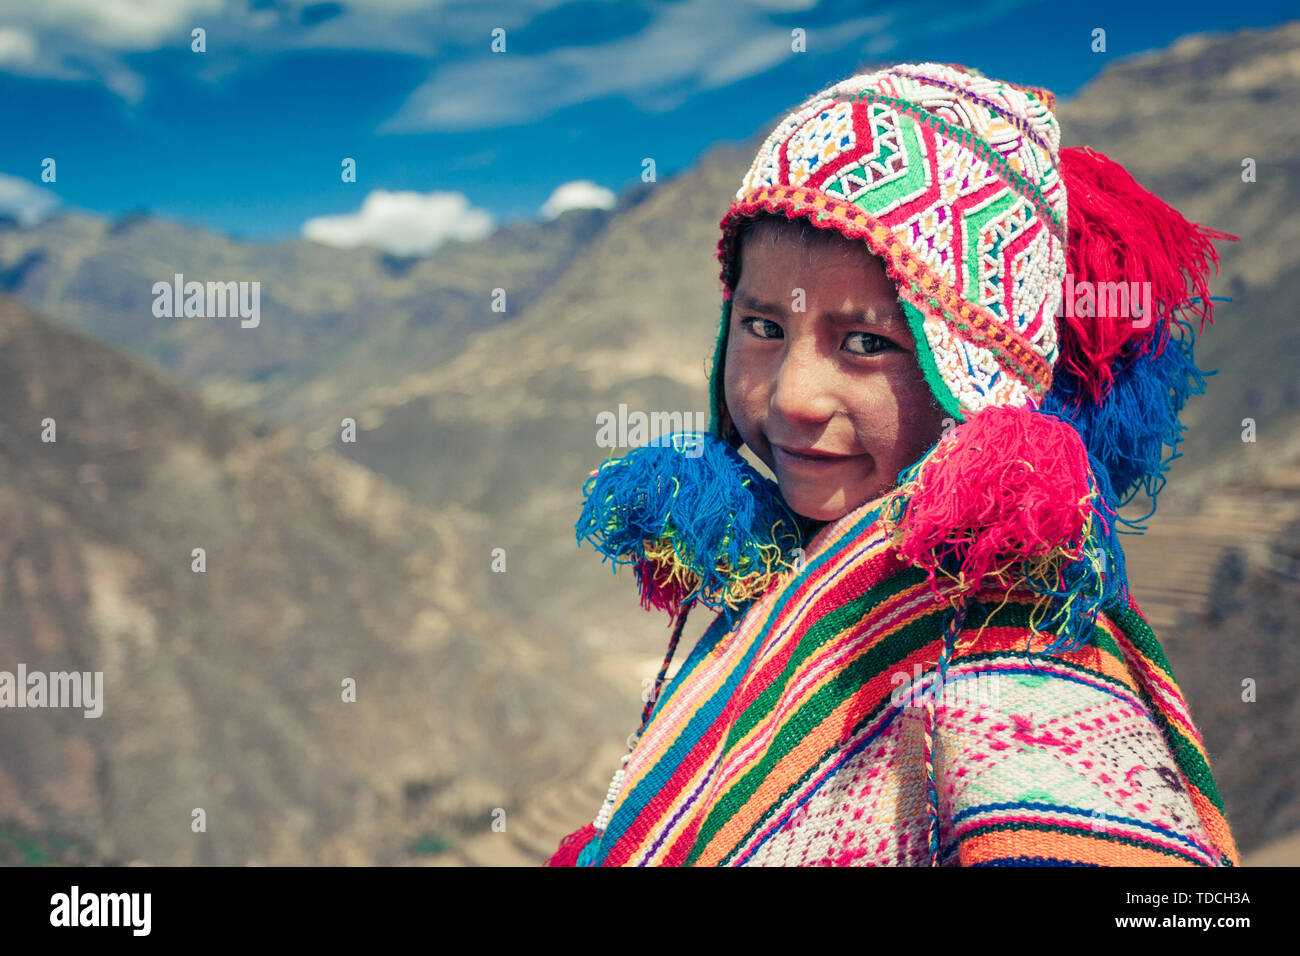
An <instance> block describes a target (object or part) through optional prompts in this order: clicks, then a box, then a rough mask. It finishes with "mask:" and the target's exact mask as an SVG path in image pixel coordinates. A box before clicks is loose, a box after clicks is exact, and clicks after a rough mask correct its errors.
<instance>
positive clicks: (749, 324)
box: [740, 315, 781, 339]
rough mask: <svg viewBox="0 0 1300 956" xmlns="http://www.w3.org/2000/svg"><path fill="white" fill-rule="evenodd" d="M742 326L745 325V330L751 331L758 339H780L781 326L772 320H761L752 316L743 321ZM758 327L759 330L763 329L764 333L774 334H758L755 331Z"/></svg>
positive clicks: (741, 321)
mask: <svg viewBox="0 0 1300 956" xmlns="http://www.w3.org/2000/svg"><path fill="white" fill-rule="evenodd" d="M740 324H741V325H743V326H744V327H745V328H747V329H749V331H750V333H751V334H752V335H754V336H756V337H757V338H760V339H775V338H780V334H779V333H780V332H781V326H779V325H777V324H776V323H775V322H773V321H772V320H771V319H763V318H759V317H758V316H752V315H751V316H747V317H746V318H743V319H741V320H740ZM756 325H757V326H758V327H759V328H761V329H763V330H764V331H767V332H772V333H773V334H769V335H764V334H763V332H756V331H755V330H754V329H755V326H756Z"/></svg>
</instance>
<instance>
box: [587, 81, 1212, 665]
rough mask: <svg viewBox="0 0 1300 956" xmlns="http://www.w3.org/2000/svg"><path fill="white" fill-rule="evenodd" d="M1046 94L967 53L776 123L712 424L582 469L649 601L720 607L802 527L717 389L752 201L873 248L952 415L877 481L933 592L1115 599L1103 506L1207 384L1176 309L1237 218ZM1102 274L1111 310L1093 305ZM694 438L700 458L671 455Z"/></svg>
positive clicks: (731, 224)
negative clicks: (1145, 172) (1160, 175)
mask: <svg viewBox="0 0 1300 956" xmlns="http://www.w3.org/2000/svg"><path fill="white" fill-rule="evenodd" d="M1054 105H1055V98H1054V96H1053V95H1052V93H1051V92H1049V91H1047V90H1044V89H1041V88H1036V87H1027V86H1018V85H1016V84H1012V83H1007V82H1003V81H999V80H994V79H989V78H986V77H984V76H982V75H980V74H979V73H978V72H977V71H974V70H971V69H968V68H966V67H962V66H958V65H954V64H938V63H921V64H900V65H897V66H893V67H890V68H888V69H883V70H879V71H876V72H872V73H865V74H862V75H859V76H854V77H851V78H849V79H846V80H843V81H840V82H838V83H835V84H833V85H832V86H830V87H827V88H826V89H824V90H822V91H821V92H819V93H817V94H816V95H814V96H812V97H811V98H810V99H808V100H807V101H806V102H805V103H804V104H803V105H801V106H800V107H799V108H797V109H796V110H795V111H794V112H792V113H791V114H790V115H789V116H787V117H786V118H785V119H784V120H783V121H781V122H780V123H779V124H778V125H777V127H776V129H774V130H773V131H772V134H771V135H770V136H769V137H768V138H767V140H766V141H765V142H764V143H763V145H762V147H761V148H760V149H759V151H758V155H757V156H756V157H755V159H754V161H753V163H752V164H751V166H750V169H749V171H748V173H747V174H746V175H745V178H744V181H743V182H742V184H741V188H740V190H739V191H738V192H737V193H736V197H735V199H734V201H733V202H732V203H731V204H730V206H729V208H728V209H727V211H726V214H725V215H724V216H723V218H722V220H721V222H720V227H721V230H722V236H721V238H720V240H719V242H718V258H719V260H720V261H721V263H722V271H721V278H722V281H723V286H724V293H723V305H722V320H721V323H720V329H719V334H718V339H717V345H716V348H715V354H714V361H713V368H712V373H711V381H710V401H711V406H712V416H711V422H710V428H709V435H708V436H694V437H688V438H686V439H683V438H681V437H678V438H675V439H674V443H675V444H673V443H670V444H673V447H669V448H664V449H657V450H651V449H638V450H637V451H636V452H634V453H633V454H630V455H627V456H624V457H623V458H622V459H617V460H615V461H611V462H607V463H606V465H607V466H610V467H605V466H602V468H601V469H598V472H599V474H597V473H596V472H593V473H592V477H591V479H590V482H591V484H589V485H588V486H587V487H586V488H584V490H585V491H586V492H587V493H588V502H587V506H586V508H585V509H584V513H583V517H582V519H581V520H580V521H579V523H578V527H577V531H578V535H579V539H580V540H581V539H582V538H583V537H586V538H588V539H590V540H592V541H593V542H594V543H595V544H596V545H597V547H598V548H599V549H600V550H602V551H604V552H605V553H606V554H607V555H608V556H611V557H615V558H616V560H623V561H626V562H630V563H634V564H635V566H636V569H637V575H638V578H639V579H640V581H641V584H642V598H643V603H644V604H646V606H650V605H654V606H659V607H663V608H666V609H669V610H672V611H674V612H676V611H677V610H678V609H679V608H680V607H681V605H682V603H683V602H685V601H688V600H691V599H694V598H695V597H697V596H702V597H704V599H705V603H708V604H710V605H711V606H719V604H725V606H726V608H727V610H728V612H729V614H734V613H739V609H740V604H741V603H742V602H743V601H746V600H749V599H751V598H753V597H754V596H756V595H758V594H760V593H762V591H763V590H764V589H765V588H766V587H768V586H769V585H770V584H771V582H773V581H774V580H776V578H777V576H778V575H779V574H780V573H782V572H783V571H784V570H785V569H787V568H788V567H789V563H788V561H787V560H786V558H785V556H786V555H787V554H788V553H789V552H790V550H791V546H792V543H794V544H797V543H799V539H800V538H801V536H802V534H803V531H804V529H803V527H802V526H801V525H800V523H799V520H798V518H797V516H794V515H792V514H791V513H790V512H789V511H788V509H786V508H785V507H784V502H783V501H782V499H781V497H780V495H779V493H777V492H776V489H775V486H774V484H773V483H772V482H770V481H768V480H767V479H764V478H762V477H761V476H759V475H758V474H757V472H754V471H753V470H752V469H750V468H749V467H748V465H747V464H745V463H744V462H743V460H742V459H740V458H739V456H737V455H735V448H736V447H738V446H739V445H740V443H741V438H740V436H739V434H738V433H737V432H736V430H735V428H734V426H733V425H732V424H731V421H730V417H729V414H728V412H727V408H726V403H725V395H724V386H723V383H724V363H725V358H726V350H727V330H728V328H729V325H730V306H731V297H732V293H733V291H734V281H735V274H736V268H737V265H738V262H737V255H736V253H737V249H736V238H737V234H738V233H739V231H740V230H741V229H742V228H743V227H744V225H745V223H746V222H747V221H749V220H751V219H752V218H753V217H755V216H756V215H758V214H761V213H775V214H778V215H784V216H786V217H788V218H791V219H799V218H802V219H806V220H807V221H808V222H810V223H812V224H813V225H814V226H817V227H819V228H823V229H834V230H836V231H837V232H839V233H840V234H842V235H843V236H845V237H847V238H849V239H853V240H859V241H862V242H863V243H865V244H866V246H867V247H868V248H869V249H870V250H871V252H872V253H873V254H874V255H876V256H877V257H879V258H880V259H881V260H882V261H883V263H884V267H885V270H886V272H887V274H888V275H889V276H890V278H891V279H892V280H893V281H894V282H895V283H896V286H897V290H898V297H899V301H900V304H901V307H902V309H903V312H904V313H905V315H906V317H907V321H908V323H909V325H910V328H911V331H912V333H913V337H914V340H915V342H916V354H917V360H918V362H919V364H920V368H921V372H922V373H923V375H924V376H925V379H926V381H927V383H928V384H929V387H930V390H931V392H932V394H933V396H934V398H935V400H936V401H937V402H938V404H939V405H940V406H941V407H942V408H943V409H944V410H945V411H947V413H948V414H949V415H951V416H952V418H953V419H954V420H955V422H956V423H957V427H955V428H953V429H951V430H949V431H947V432H946V433H945V435H944V437H943V438H942V439H941V440H940V441H939V442H937V443H936V444H935V445H934V446H932V447H931V448H930V449H929V451H927V452H926V453H925V455H924V456H923V457H922V458H921V459H920V460H919V461H918V462H916V463H915V464H914V465H912V466H911V467H910V468H908V469H906V470H905V471H904V472H902V473H901V474H900V475H899V476H898V485H897V487H896V488H895V490H894V491H893V492H891V493H890V495H889V497H888V498H887V501H886V505H885V508H884V512H883V514H884V520H885V524H886V527H887V528H889V529H890V531H891V534H892V536H893V541H894V543H895V546H896V547H897V549H898V551H899V553H900V555H901V556H902V557H903V558H904V559H906V560H907V561H909V562H911V563H913V564H914V565H916V566H918V567H921V568H924V569H925V570H926V571H927V573H928V576H929V579H930V582H931V586H932V587H934V588H935V590H936V592H942V594H943V595H944V596H946V597H948V598H949V599H953V598H954V596H964V597H969V596H970V595H972V594H973V593H974V592H975V591H977V590H978V589H979V587H980V586H981V584H983V583H988V581H989V580H994V581H997V582H998V583H999V584H1000V585H1001V586H1003V587H1007V586H1012V585H1015V584H1017V583H1020V584H1028V585H1029V586H1030V587H1033V588H1034V589H1035V590H1038V591H1039V592H1040V593H1042V594H1044V595H1047V596H1049V597H1050V598H1051V599H1052V600H1051V601H1048V602H1047V603H1048V604H1052V605H1053V606H1054V607H1055V609H1056V615H1057V616H1056V617H1054V618H1052V619H1051V621H1050V622H1048V623H1049V626H1050V629H1051V630H1053V631H1055V632H1056V633H1057V634H1058V635H1059V637H1060V638H1061V640H1062V641H1064V642H1066V643H1073V642H1074V641H1075V640H1077V639H1082V637H1083V636H1084V635H1086V634H1087V633H1088V632H1089V631H1090V627H1091V622H1092V620H1093V619H1094V618H1095V615H1096V612H1097V611H1098V609H1099V608H1101V607H1104V606H1110V605H1112V604H1114V603H1115V602H1117V601H1123V600H1126V599H1127V582H1126V578H1125V575H1124V570H1123V552H1122V549H1121V548H1120V547H1119V544H1118V540H1117V539H1116V537H1115V533H1116V531H1117V530H1118V529H1117V527H1116V525H1117V523H1123V524H1129V525H1131V526H1134V527H1136V526H1137V524H1136V522H1132V521H1126V520H1125V519H1123V518H1120V517H1119V515H1118V508H1119V506H1121V505H1123V504H1124V503H1126V502H1127V501H1128V500H1129V499H1131V498H1132V497H1133V495H1135V494H1136V493H1137V492H1138V491H1139V490H1145V491H1146V492H1147V493H1148V494H1149V495H1151V496H1152V498H1153V499H1154V497H1155V495H1156V493H1157V492H1158V491H1159V490H1160V487H1161V485H1162V484H1163V480H1164V479H1163V475H1162V473H1163V471H1164V470H1165V467H1166V465H1167V464H1168V462H1169V461H1170V460H1172V457H1176V456H1173V455H1171V456H1170V457H1168V458H1166V457H1165V454H1164V449H1165V447H1166V446H1169V447H1170V448H1172V447H1173V446H1175V445H1176V444H1177V443H1178V441H1179V440H1180V432H1181V430H1182V426H1181V425H1180V423H1179V421H1178V414H1179V412H1180V411H1181V409H1182V407H1183V404H1184V403H1185V401H1186V400H1187V398H1188V396H1189V395H1191V394H1194V393H1196V392H1200V391H1203V388H1204V378H1203V377H1202V373H1201V372H1200V370H1198V369H1197V368H1196V366H1195V364H1194V362H1193V361H1192V344H1193V338H1194V332H1193V329H1192V327H1191V325H1190V324H1189V323H1188V322H1187V321H1186V319H1185V318H1184V317H1181V316H1180V312H1181V313H1186V314H1190V315H1193V316H1199V317H1200V319H1201V329H1202V330H1203V329H1204V324H1205V322H1206V321H1212V312H1211V305H1210V299H1209V295H1208V291H1209V290H1208V283H1207V276H1208V272H1209V268H1210V265H1211V264H1214V263H1217V260H1218V254H1217V252H1216V250H1215V248H1214V246H1213V245H1212V243H1211V241H1210V240H1212V239H1236V237H1235V236H1230V235H1228V234H1227V233H1223V232H1218V231H1216V230H1211V229H1206V228H1204V227H1202V226H1199V225H1197V224H1195V223H1191V222H1188V221H1187V220H1186V219H1185V218H1183V216H1182V215H1180V214H1179V213H1178V211H1177V210H1175V209H1173V208H1172V207H1170V206H1169V205H1168V204H1166V203H1164V202H1163V201H1162V200H1161V199H1159V198H1158V197H1157V196H1155V195H1153V194H1151V193H1150V192H1148V191H1147V190H1145V189H1144V188H1143V187H1142V186H1140V185H1139V184H1138V183H1137V182H1136V181H1135V180H1134V179H1133V177H1132V176H1131V175H1130V174H1129V173H1128V172H1127V171H1126V170H1125V169H1124V168H1123V167H1122V166H1121V165H1120V164H1119V163H1116V162H1114V161H1113V160H1110V159H1108V158H1107V157H1105V156H1104V155H1102V154H1101V153H1098V152H1096V151H1095V150H1093V149H1091V148H1089V147H1072V148H1066V149H1061V148H1060V140H1061V133H1060V128H1059V126H1058V124H1057V121H1056V118H1055V116H1054V115H1053V113H1052V108H1053V106H1054ZM1189 285H1190V290H1189ZM1121 289H1122V291H1123V292H1124V293H1126V294H1125V295H1124V296H1123V299H1122V301H1123V302H1124V303H1126V304H1128V306H1129V308H1127V309H1123V308H1121V309H1118V310H1116V309H1114V308H1106V307H1104V305H1103V302H1104V300H1105V299H1106V298H1107V295H1106V293H1107V291H1109V293H1110V297H1111V302H1112V305H1113V303H1114V302H1115V301H1117V300H1116V299H1115V297H1114V294H1115V293H1116V292H1118V291H1120V290H1121ZM1076 292H1077V293H1078V294H1077V296H1076ZM1139 292H1141V293H1142V294H1139ZM1128 293H1133V295H1129V294H1128ZM1191 293H1195V294H1191ZM1138 303H1141V305H1140V307H1136V306H1137V305H1138ZM1175 328H1176V329H1178V330H1180V331H1181V332H1182V333H1184V334H1182V335H1178V336H1175V335H1172V334H1171V332H1172V330H1174V329H1175ZM703 439H707V441H706V442H705V444H706V448H705V449H704V453H703V454H696V455H692V456H689V457H688V456H685V455H683V454H681V451H682V449H683V447H684V444H683V443H684V441H686V440H689V441H692V442H694V443H696V444H698V443H699V441H701V440H703ZM714 445H716V446H717V447H713V446H714ZM697 450H698V449H697ZM647 489H650V490H651V493H650V494H647V493H646V491H647ZM646 542H650V544H649V545H647V544H646ZM940 577H942V578H943V579H944V586H943V587H942V588H940V586H939V585H940Z"/></svg>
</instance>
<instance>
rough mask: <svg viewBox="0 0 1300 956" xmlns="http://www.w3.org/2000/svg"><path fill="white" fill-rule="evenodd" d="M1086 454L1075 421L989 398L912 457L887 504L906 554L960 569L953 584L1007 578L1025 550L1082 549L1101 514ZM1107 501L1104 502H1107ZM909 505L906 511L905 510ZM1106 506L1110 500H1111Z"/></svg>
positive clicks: (1038, 553) (931, 568)
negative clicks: (916, 459) (991, 402)
mask: <svg viewBox="0 0 1300 956" xmlns="http://www.w3.org/2000/svg"><path fill="white" fill-rule="evenodd" d="M1099 500H1100V496H1094V489H1093V485H1092V481H1091V472H1090V470H1089V464H1088V453H1087V451H1086V449H1085V448H1084V446H1083V442H1082V440H1081V439H1080V438H1079V434H1078V432H1076V431H1075V430H1074V429H1073V428H1072V427H1071V426H1070V425H1068V424H1066V423H1065V422H1062V421H1060V420H1058V419H1055V418H1052V417H1049V416H1047V415H1043V414H1039V413H1038V412H1035V411H1032V410H1030V409H1028V408H1020V407H1004V406H990V407H988V408H985V409H984V410H983V411H981V412H979V413H977V414H976V415H974V416H972V417H971V418H970V419H969V420H968V421H967V422H966V423H965V424H962V425H960V426H958V427H957V428H955V429H954V430H953V431H951V432H950V433H949V434H948V435H947V436H946V437H945V438H944V439H943V440H942V441H941V442H940V443H939V444H938V446H937V447H936V448H935V449H934V451H933V452H932V453H931V454H930V455H929V456H928V457H926V458H925V459H924V460H922V461H921V462H920V463H918V465H916V466H914V467H913V469H912V472H911V477H910V478H909V479H908V480H906V481H904V483H903V484H902V485H901V486H900V487H899V488H898V490H897V491H895V492H894V493H893V495H892V496H891V500H890V505H889V506H887V508H886V515H887V516H889V515H892V517H889V518H887V520H888V521H889V522H890V524H892V525H893V527H894V529H895V530H894V544H895V547H896V548H897V550H898V552H899V554H900V556H901V557H903V558H904V559H906V560H907V561H908V562H909V563H911V564H913V565H914V566H917V567H921V568H924V569H926V570H927V571H928V572H929V580H930V585H931V587H932V588H933V589H934V590H935V593H936V594H941V593H944V592H941V591H940V589H939V588H938V586H937V584H936V572H937V571H938V570H939V569H940V567H941V566H942V567H943V568H945V569H948V570H949V571H950V572H952V571H954V569H957V568H959V569H960V570H958V571H955V573H957V574H958V578H957V582H956V584H955V585H949V586H948V587H946V588H945V589H944V591H946V592H947V593H949V594H951V593H954V592H964V591H969V590H972V589H977V588H979V587H980V586H981V584H982V582H983V583H987V582H985V581H984V579H985V578H987V577H989V576H992V577H993V578H995V579H997V580H998V581H999V582H1000V584H1001V585H1002V586H1007V585H1009V584H1011V583H1013V578H1011V577H1008V573H1009V572H1011V570H1012V568H1013V566H1015V565H1016V564H1018V563H1019V562H1021V561H1023V560H1024V559H1026V558H1034V557H1046V556H1048V555H1058V556H1060V557H1063V558H1065V559H1067V560H1075V559H1078V558H1079V557H1080V556H1081V555H1082V554H1083V549H1084V547H1085V544H1086V542H1085V538H1086V535H1087V531H1088V519H1089V514H1090V513H1096V514H1097V516H1098V518H1099V519H1101V520H1103V522H1104V518H1102V517H1101V514H1100V512H1096V509H1095V505H1094V501H1099ZM1102 507H1103V508H1105V505H1104V504H1102ZM900 510H901V511H902V514H901V515H900V514H899V511H900ZM1107 510H1109V509H1107Z"/></svg>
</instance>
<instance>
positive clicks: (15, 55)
mask: <svg viewBox="0 0 1300 956" xmlns="http://www.w3.org/2000/svg"><path fill="white" fill-rule="evenodd" d="M35 58H36V38H35V37H33V36H32V35H31V34H30V33H28V32H27V31H26V30H19V29H18V28H17V27H0V63H8V64H12V65H16V64H19V63H30V62H31V61H32V60H34V59H35Z"/></svg>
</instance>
